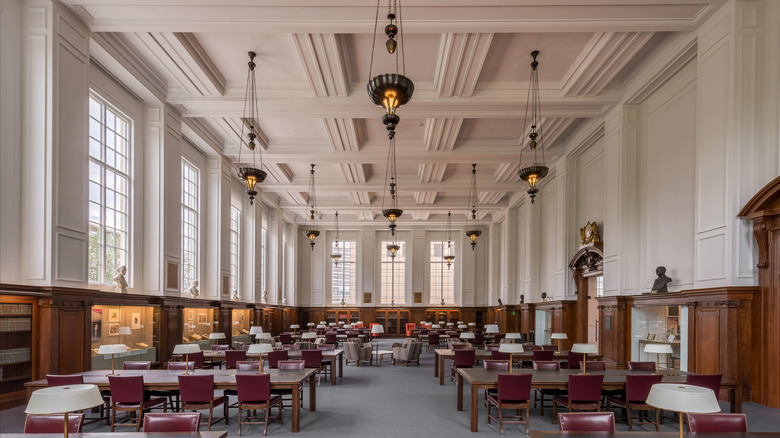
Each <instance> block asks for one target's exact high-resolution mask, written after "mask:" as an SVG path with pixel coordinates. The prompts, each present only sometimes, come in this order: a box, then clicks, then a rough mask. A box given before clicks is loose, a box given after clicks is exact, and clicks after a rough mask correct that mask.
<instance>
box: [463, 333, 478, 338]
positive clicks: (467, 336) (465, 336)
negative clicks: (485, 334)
mask: <svg viewBox="0 0 780 438" xmlns="http://www.w3.org/2000/svg"><path fill="white" fill-rule="evenodd" d="M475 337H476V336H475V335H474V333H471V332H463V333H461V334H460V338H461V339H474V338H475Z"/></svg>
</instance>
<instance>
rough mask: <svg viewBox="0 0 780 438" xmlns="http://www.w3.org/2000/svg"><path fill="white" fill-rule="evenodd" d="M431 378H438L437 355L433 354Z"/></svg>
mask: <svg viewBox="0 0 780 438" xmlns="http://www.w3.org/2000/svg"><path fill="white" fill-rule="evenodd" d="M433 377H439V353H437V352H436V351H434V352H433Z"/></svg>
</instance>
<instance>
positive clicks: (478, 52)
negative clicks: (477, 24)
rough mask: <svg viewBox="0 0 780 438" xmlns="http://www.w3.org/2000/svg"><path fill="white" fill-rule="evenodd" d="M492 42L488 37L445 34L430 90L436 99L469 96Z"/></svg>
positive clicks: (491, 35)
mask: <svg viewBox="0 0 780 438" xmlns="http://www.w3.org/2000/svg"><path fill="white" fill-rule="evenodd" d="M492 41H493V34H492V33H446V34H444V35H443V36H442V43H441V50H440V51H439V59H438V63H437V65H436V74H435V79H434V83H433V86H434V88H436V90H437V92H438V95H439V97H453V96H471V95H472V94H473V93H474V88H476V85H477V81H478V80H479V75H480V73H481V72H482V66H483V65H484V63H485V58H487V54H488V52H489V51H490V45H491V42H492Z"/></svg>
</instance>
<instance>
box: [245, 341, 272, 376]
mask: <svg viewBox="0 0 780 438" xmlns="http://www.w3.org/2000/svg"><path fill="white" fill-rule="evenodd" d="M272 351H274V347H272V346H271V344H252V345H250V346H249V348H247V350H246V354H253V355H254V354H259V355H260V372H259V373H257V374H263V354H267V353H270V352H272Z"/></svg>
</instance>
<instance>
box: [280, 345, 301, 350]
mask: <svg viewBox="0 0 780 438" xmlns="http://www.w3.org/2000/svg"><path fill="white" fill-rule="evenodd" d="M300 349H301V347H300V346H298V345H296V344H283V345H282V350H284V351H300Z"/></svg>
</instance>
